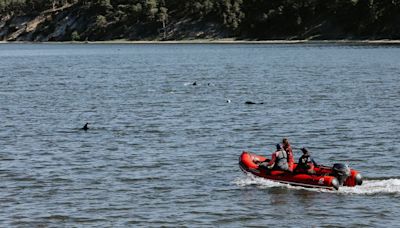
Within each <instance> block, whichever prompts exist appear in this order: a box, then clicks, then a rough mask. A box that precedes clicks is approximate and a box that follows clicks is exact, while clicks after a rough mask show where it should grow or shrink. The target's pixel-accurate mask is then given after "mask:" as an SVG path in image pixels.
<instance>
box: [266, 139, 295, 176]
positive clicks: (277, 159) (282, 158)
mask: <svg viewBox="0 0 400 228" xmlns="http://www.w3.org/2000/svg"><path fill="white" fill-rule="evenodd" d="M260 166H261V167H265V168H267V169H268V170H283V171H288V170H289V166H288V162H287V153H286V151H285V150H283V148H282V147H281V145H280V144H277V145H276V151H275V152H274V153H272V156H271V160H270V161H269V162H263V163H261V164H260Z"/></svg>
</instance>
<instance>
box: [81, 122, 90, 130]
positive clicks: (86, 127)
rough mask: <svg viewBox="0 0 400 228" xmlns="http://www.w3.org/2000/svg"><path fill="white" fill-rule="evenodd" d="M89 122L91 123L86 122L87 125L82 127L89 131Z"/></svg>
mask: <svg viewBox="0 0 400 228" xmlns="http://www.w3.org/2000/svg"><path fill="white" fill-rule="evenodd" d="M88 124H89V123H86V124H85V126H83V127H82V130H85V131H87V130H88V129H89V127H88Z"/></svg>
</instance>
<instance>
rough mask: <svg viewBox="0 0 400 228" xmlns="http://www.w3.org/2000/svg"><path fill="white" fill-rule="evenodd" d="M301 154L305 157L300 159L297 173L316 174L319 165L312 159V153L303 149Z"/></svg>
mask: <svg viewBox="0 0 400 228" xmlns="http://www.w3.org/2000/svg"><path fill="white" fill-rule="evenodd" d="M301 152H303V155H302V156H301V157H300V158H299V163H298V164H297V167H296V172H299V173H308V174H314V173H315V170H314V167H315V166H317V165H318V164H317V163H316V162H315V161H314V159H312V158H311V155H310V152H308V150H307V149H306V148H304V147H303V148H301Z"/></svg>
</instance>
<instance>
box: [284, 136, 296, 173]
mask: <svg viewBox="0 0 400 228" xmlns="http://www.w3.org/2000/svg"><path fill="white" fill-rule="evenodd" d="M282 145H283V149H284V150H285V151H286V153H287V161H288V166H289V171H290V172H292V171H293V165H294V157H293V151H292V147H291V146H290V144H289V140H288V139H287V138H283V140H282Z"/></svg>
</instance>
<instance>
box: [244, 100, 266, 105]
mask: <svg viewBox="0 0 400 228" xmlns="http://www.w3.org/2000/svg"><path fill="white" fill-rule="evenodd" d="M245 104H248V105H253V104H264V102H260V103H256V102H253V101H246V102H245Z"/></svg>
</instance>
